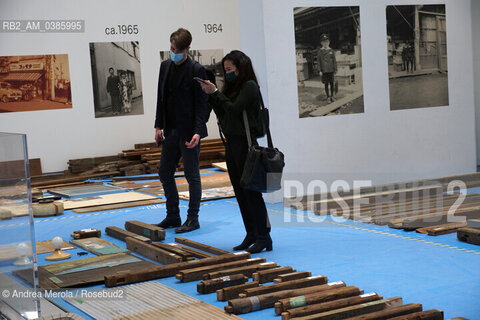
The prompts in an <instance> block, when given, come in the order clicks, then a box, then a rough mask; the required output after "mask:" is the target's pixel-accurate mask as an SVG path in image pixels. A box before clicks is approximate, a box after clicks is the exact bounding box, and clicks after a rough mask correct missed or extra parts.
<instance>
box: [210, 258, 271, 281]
mask: <svg viewBox="0 0 480 320" xmlns="http://www.w3.org/2000/svg"><path fill="white" fill-rule="evenodd" d="M278 266H279V265H278V264H276V263H275V262H263V263H259V264H253V265H250V266H242V267H236V268H230V269H225V270H220V271H214V272H209V273H207V274H204V275H203V279H204V280H208V279H215V278H221V277H227V276H229V275H232V274H243V275H244V276H246V277H248V278H251V277H252V274H253V273H254V272H258V271H260V270H268V269H273V268H276V267H278Z"/></svg>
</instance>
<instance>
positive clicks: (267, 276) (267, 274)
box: [253, 267, 296, 283]
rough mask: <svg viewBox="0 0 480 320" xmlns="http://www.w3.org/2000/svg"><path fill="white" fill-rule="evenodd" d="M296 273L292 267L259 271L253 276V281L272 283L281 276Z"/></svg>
mask: <svg viewBox="0 0 480 320" xmlns="http://www.w3.org/2000/svg"><path fill="white" fill-rule="evenodd" d="M295 271H296V270H295V269H293V268H292V267H281V268H275V269H271V270H264V271H259V272H255V273H254V274H253V280H254V281H258V282H259V283H266V282H272V281H273V279H275V278H276V277H277V276H279V275H281V274H286V273H292V272H295Z"/></svg>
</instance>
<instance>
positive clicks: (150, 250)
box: [125, 237, 183, 264]
mask: <svg viewBox="0 0 480 320" xmlns="http://www.w3.org/2000/svg"><path fill="white" fill-rule="evenodd" d="M125 242H126V243H127V248H128V249H129V250H132V251H134V252H136V253H138V254H140V255H142V256H144V257H147V258H149V259H152V260H154V261H158V262H160V263H162V264H172V263H177V262H182V261H183V259H182V257H180V256H178V255H176V254H175V253H172V252H168V251H165V250H163V249H160V248H159V247H156V246H153V245H151V244H149V243H145V242H143V241H140V240H137V239H134V238H130V237H127V238H126V239H125Z"/></svg>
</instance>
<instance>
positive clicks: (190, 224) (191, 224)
mask: <svg viewBox="0 0 480 320" xmlns="http://www.w3.org/2000/svg"><path fill="white" fill-rule="evenodd" d="M197 229H200V223H199V222H198V217H195V218H190V217H187V221H185V223H184V224H183V225H182V226H181V227H179V228H177V229H175V233H184V232H190V231H193V230H197Z"/></svg>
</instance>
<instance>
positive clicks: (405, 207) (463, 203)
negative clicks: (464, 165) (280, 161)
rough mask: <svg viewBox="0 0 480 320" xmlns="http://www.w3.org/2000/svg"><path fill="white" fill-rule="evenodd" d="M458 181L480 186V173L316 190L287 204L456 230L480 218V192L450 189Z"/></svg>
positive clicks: (399, 225)
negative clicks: (325, 191)
mask: <svg viewBox="0 0 480 320" xmlns="http://www.w3.org/2000/svg"><path fill="white" fill-rule="evenodd" d="M454 181H462V183H463V185H464V186H465V187H467V188H469V187H476V186H480V173H472V174H467V175H460V176H451V177H443V178H438V179H429V180H421V181H413V182H406V183H397V184H390V185H383V186H376V187H367V188H361V189H359V190H353V191H349V192H340V193H339V194H338V195H333V194H331V193H328V194H316V195H311V196H306V197H303V198H302V199H300V200H298V199H297V200H295V201H292V199H286V205H289V206H292V207H294V208H297V209H302V210H312V211H313V212H314V213H315V214H317V215H335V216H343V217H345V218H348V219H353V220H357V221H362V222H365V223H374V224H377V225H388V226H389V227H391V228H395V229H404V230H406V231H412V230H417V231H418V232H420V233H427V234H429V235H433V236H436V235H441V234H447V233H453V232H456V231H457V230H458V229H459V228H462V227H465V226H466V225H467V223H468V221H469V220H471V219H479V218H480V195H477V194H466V195H465V194H464V193H463V192H458V190H459V189H458V188H457V192H454V193H452V192H446V191H447V190H448V189H449V186H451V184H452V183H455V184H456V185H457V186H459V185H461V184H458V183H456V182H454Z"/></svg>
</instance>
